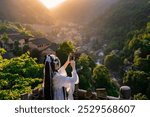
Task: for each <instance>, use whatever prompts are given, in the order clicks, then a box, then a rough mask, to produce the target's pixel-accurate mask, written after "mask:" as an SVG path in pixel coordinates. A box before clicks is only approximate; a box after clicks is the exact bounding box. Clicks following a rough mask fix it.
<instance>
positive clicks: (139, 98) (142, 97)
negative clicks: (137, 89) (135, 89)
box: [134, 93, 148, 100]
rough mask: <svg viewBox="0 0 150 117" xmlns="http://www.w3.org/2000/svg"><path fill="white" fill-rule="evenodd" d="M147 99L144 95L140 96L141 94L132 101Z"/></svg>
mask: <svg viewBox="0 0 150 117" xmlns="http://www.w3.org/2000/svg"><path fill="white" fill-rule="evenodd" d="M147 99H148V98H147V97H146V95H142V93H138V94H136V95H134V100H147Z"/></svg>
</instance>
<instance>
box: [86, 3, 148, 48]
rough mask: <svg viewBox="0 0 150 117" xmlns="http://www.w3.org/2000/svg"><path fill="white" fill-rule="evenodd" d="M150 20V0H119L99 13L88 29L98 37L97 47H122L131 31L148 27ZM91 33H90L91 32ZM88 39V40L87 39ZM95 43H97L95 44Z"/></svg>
mask: <svg viewBox="0 0 150 117" xmlns="http://www.w3.org/2000/svg"><path fill="white" fill-rule="evenodd" d="M148 21H150V0H119V1H118V2H117V3H116V4H113V5H112V6H111V7H110V8H109V9H108V10H107V11H106V12H105V13H104V14H103V15H99V16H98V17H97V18H96V19H95V20H93V21H92V22H91V23H90V24H89V26H88V27H86V29H89V31H88V32H90V31H91V30H92V29H91V27H92V28H94V33H93V34H91V35H96V36H97V37H98V38H97V40H96V41H95V43H96V45H97V49H98V48H100V47H101V45H103V44H107V45H108V46H107V49H109V50H112V49H122V47H123V46H124V44H125V43H126V41H127V39H128V38H129V37H128V36H129V34H130V33H131V32H130V31H134V30H139V29H141V28H144V27H146V24H147V22H148ZM89 34H90V33H89ZM87 41H88V40H87ZM94 45H95V44H94Z"/></svg>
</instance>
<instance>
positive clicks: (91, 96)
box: [21, 86, 131, 100]
mask: <svg viewBox="0 0 150 117" xmlns="http://www.w3.org/2000/svg"><path fill="white" fill-rule="evenodd" d="M74 99H75V100H130V99H131V89H130V87H128V86H122V87H121V88H120V93H119V97H113V96H108V95H107V91H106V89H105V88H98V89H96V92H91V91H87V90H83V89H78V88H76V90H75V92H74ZM21 100H44V95H43V88H41V89H35V90H33V91H32V93H31V94H23V95H21Z"/></svg>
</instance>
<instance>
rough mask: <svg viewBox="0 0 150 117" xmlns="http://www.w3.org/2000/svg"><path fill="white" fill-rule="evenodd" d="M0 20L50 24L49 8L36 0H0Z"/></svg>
mask: <svg viewBox="0 0 150 117" xmlns="http://www.w3.org/2000/svg"><path fill="white" fill-rule="evenodd" d="M0 20H6V21H13V22H22V23H37V24H52V17H51V16H50V12H49V10H48V9H47V8H45V7H44V6H43V5H42V4H41V3H40V2H39V1H38V0H0Z"/></svg>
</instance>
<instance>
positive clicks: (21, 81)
mask: <svg viewBox="0 0 150 117" xmlns="http://www.w3.org/2000/svg"><path fill="white" fill-rule="evenodd" d="M1 50H2V52H4V50H3V49H1ZM0 67H1V69H0V99H4V100H8V99H13V100H14V99H19V98H20V95H21V94H23V93H31V92H32V89H34V88H36V87H41V82H42V77H43V65H41V64H37V63H36V61H35V59H33V58H31V57H30V53H29V52H27V53H25V54H23V55H21V56H20V57H16V58H12V59H10V60H7V59H3V58H2V59H0ZM39 85H40V86H39Z"/></svg>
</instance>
